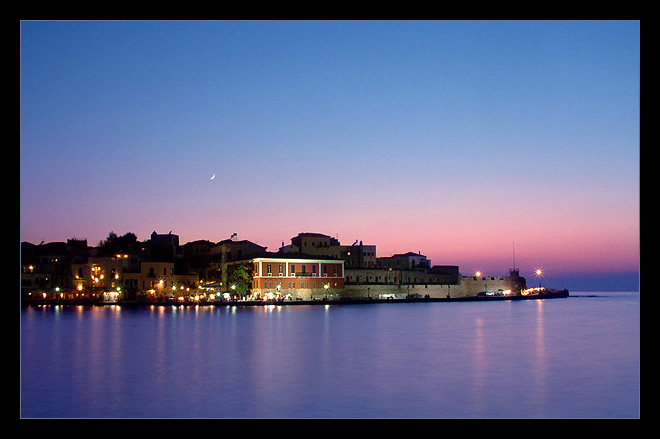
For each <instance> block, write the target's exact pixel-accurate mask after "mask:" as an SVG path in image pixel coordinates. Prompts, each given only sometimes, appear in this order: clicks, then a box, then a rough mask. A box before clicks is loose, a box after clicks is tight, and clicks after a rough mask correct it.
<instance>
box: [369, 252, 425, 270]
mask: <svg viewBox="0 0 660 439" xmlns="http://www.w3.org/2000/svg"><path fill="white" fill-rule="evenodd" d="M377 265H378V266H379V267H384V268H391V269H393V270H415V269H429V268H431V261H430V260H429V259H426V256H424V255H423V254H422V252H419V253H413V252H408V253H398V254H395V255H392V256H389V257H381V258H378V259H377Z"/></svg>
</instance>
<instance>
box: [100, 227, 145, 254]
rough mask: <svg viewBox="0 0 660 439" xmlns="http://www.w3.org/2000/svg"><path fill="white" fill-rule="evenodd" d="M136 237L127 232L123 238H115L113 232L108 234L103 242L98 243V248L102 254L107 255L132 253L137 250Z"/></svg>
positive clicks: (115, 235)
mask: <svg viewBox="0 0 660 439" xmlns="http://www.w3.org/2000/svg"><path fill="white" fill-rule="evenodd" d="M136 244H137V236H136V235H135V233H133V232H128V233H126V234H125V235H123V236H117V234H116V233H115V232H110V233H109V234H108V238H107V239H106V240H105V241H101V242H99V247H101V250H102V251H103V252H106V253H109V254H117V253H134V252H135V251H136V250H137V245H136Z"/></svg>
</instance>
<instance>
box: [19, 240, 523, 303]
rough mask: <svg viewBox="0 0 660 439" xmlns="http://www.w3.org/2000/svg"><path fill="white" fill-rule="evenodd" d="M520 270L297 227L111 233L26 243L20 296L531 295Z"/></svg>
mask: <svg viewBox="0 0 660 439" xmlns="http://www.w3.org/2000/svg"><path fill="white" fill-rule="evenodd" d="M534 290H535V289H534V288H530V289H528V288H527V285H526V281H525V278H524V277H521V276H520V275H519V272H518V270H517V269H516V268H515V267H514V268H513V269H510V270H509V273H508V275H506V276H500V277H498V276H485V275H483V274H482V273H479V272H477V273H469V274H462V273H461V272H460V271H459V267H458V266H454V265H432V264H431V261H430V260H429V259H427V257H426V256H425V255H423V254H422V253H421V252H419V251H418V252H416V253H415V252H412V251H410V252H406V253H400V254H393V255H391V256H387V257H381V256H378V254H377V251H376V245H374V244H363V242H362V241H359V240H356V241H355V242H353V243H351V244H349V245H347V244H342V243H340V242H339V240H338V239H337V238H335V237H332V236H329V235H324V234H321V233H299V234H298V235H297V236H295V237H293V238H291V241H290V243H285V242H282V246H281V247H280V248H279V249H278V250H277V251H268V250H267V247H264V246H260V245H259V244H257V243H254V242H251V241H249V240H240V239H238V236H237V234H236V233H234V234H232V235H231V236H230V237H229V238H227V239H224V240H221V241H219V242H211V241H208V240H198V241H192V242H187V243H185V244H181V243H180V242H179V237H178V235H176V234H173V233H172V232H169V233H156V232H155V231H154V232H153V233H152V234H151V236H150V238H149V239H147V240H144V241H140V240H138V238H137V236H136V235H135V234H133V233H130V232H129V233H126V234H125V235H122V236H118V235H117V234H115V233H114V232H110V234H109V235H108V237H107V239H105V240H103V241H101V242H100V243H99V244H98V245H97V246H90V245H88V242H87V240H86V239H78V238H71V239H67V241H66V242H49V243H44V242H41V243H39V244H34V243H30V242H22V243H21V298H22V300H23V301H24V302H30V301H48V300H56V301H64V302H66V301H83V302H85V301H90V302H104V303H106V302H111V303H113V302H129V301H132V302H140V301H146V302H149V301H152V302H163V301H165V302H168V301H172V302H175V303H209V302H210V303H215V302H218V301H250V300H255V301H264V300H273V301H309V300H336V299H355V298H362V299H364V298H368V299H402V298H452V297H454V298H455V297H478V296H508V295H512V296H516V295H517V296H520V295H526V294H530V292H533V291H534Z"/></svg>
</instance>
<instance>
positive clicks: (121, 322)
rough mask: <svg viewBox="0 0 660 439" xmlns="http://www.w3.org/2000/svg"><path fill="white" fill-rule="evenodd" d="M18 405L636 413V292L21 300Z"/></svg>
mask: <svg viewBox="0 0 660 439" xmlns="http://www.w3.org/2000/svg"><path fill="white" fill-rule="evenodd" d="M21 396H22V399H21V415H22V417H73V418H81V417H93V418H104V417H119V418H140V417H147V418H159V417H170V418H172V417H174V418H181V417H183V418H203V417H214V418H241V417H249V418H258V417H268V418H315V417H322V418H335V417H339V418H379V417H385V418H410V417H412V418H471V417H477V418H507V417H510V418H530V417H531V418H540V417H551V418H573V417H577V418H598V417H614V418H619V417H638V416H639V294H638V293H620V294H618V295H616V294H605V293H598V297H589V298H585V297H569V298H567V299H555V300H544V301H538V300H537V301H523V302H518V301H515V302H513V301H507V302H491V303H484V302H473V303H411V304H378V305H350V306H341V305H326V306H323V305H317V306H307V305H300V306H298V305H296V306H266V307H255V308H252V307H248V308H243V307H231V306H226V307H225V306H197V307H186V306H152V307H145V308H132V307H122V306H118V305H113V306H106V307H77V306H71V307H69V306H42V307H27V308H24V309H23V310H22V316H21Z"/></svg>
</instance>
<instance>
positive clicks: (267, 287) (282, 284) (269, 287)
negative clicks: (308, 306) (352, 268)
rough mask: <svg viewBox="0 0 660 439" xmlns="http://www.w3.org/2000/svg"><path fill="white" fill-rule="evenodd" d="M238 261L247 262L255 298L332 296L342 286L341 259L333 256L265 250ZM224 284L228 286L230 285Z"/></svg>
mask: <svg viewBox="0 0 660 439" xmlns="http://www.w3.org/2000/svg"><path fill="white" fill-rule="evenodd" d="M240 262H243V263H247V264H249V265H250V268H251V274H252V284H251V285H250V287H251V292H252V295H253V297H255V298H261V299H264V298H277V297H279V298H281V299H290V300H310V299H312V300H313V299H321V298H331V297H337V296H338V295H339V294H340V292H341V290H343V288H344V261H342V260H338V259H335V258H333V257H328V256H315V255H307V254H303V253H279V252H278V253H270V252H264V253H263V254H261V255H259V256H257V257H253V258H251V259H248V260H246V261H240ZM233 263H234V264H236V263H239V262H238V261H237V262H233ZM229 264H232V263H229ZM227 287H228V288H229V289H230V288H231V285H227Z"/></svg>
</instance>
